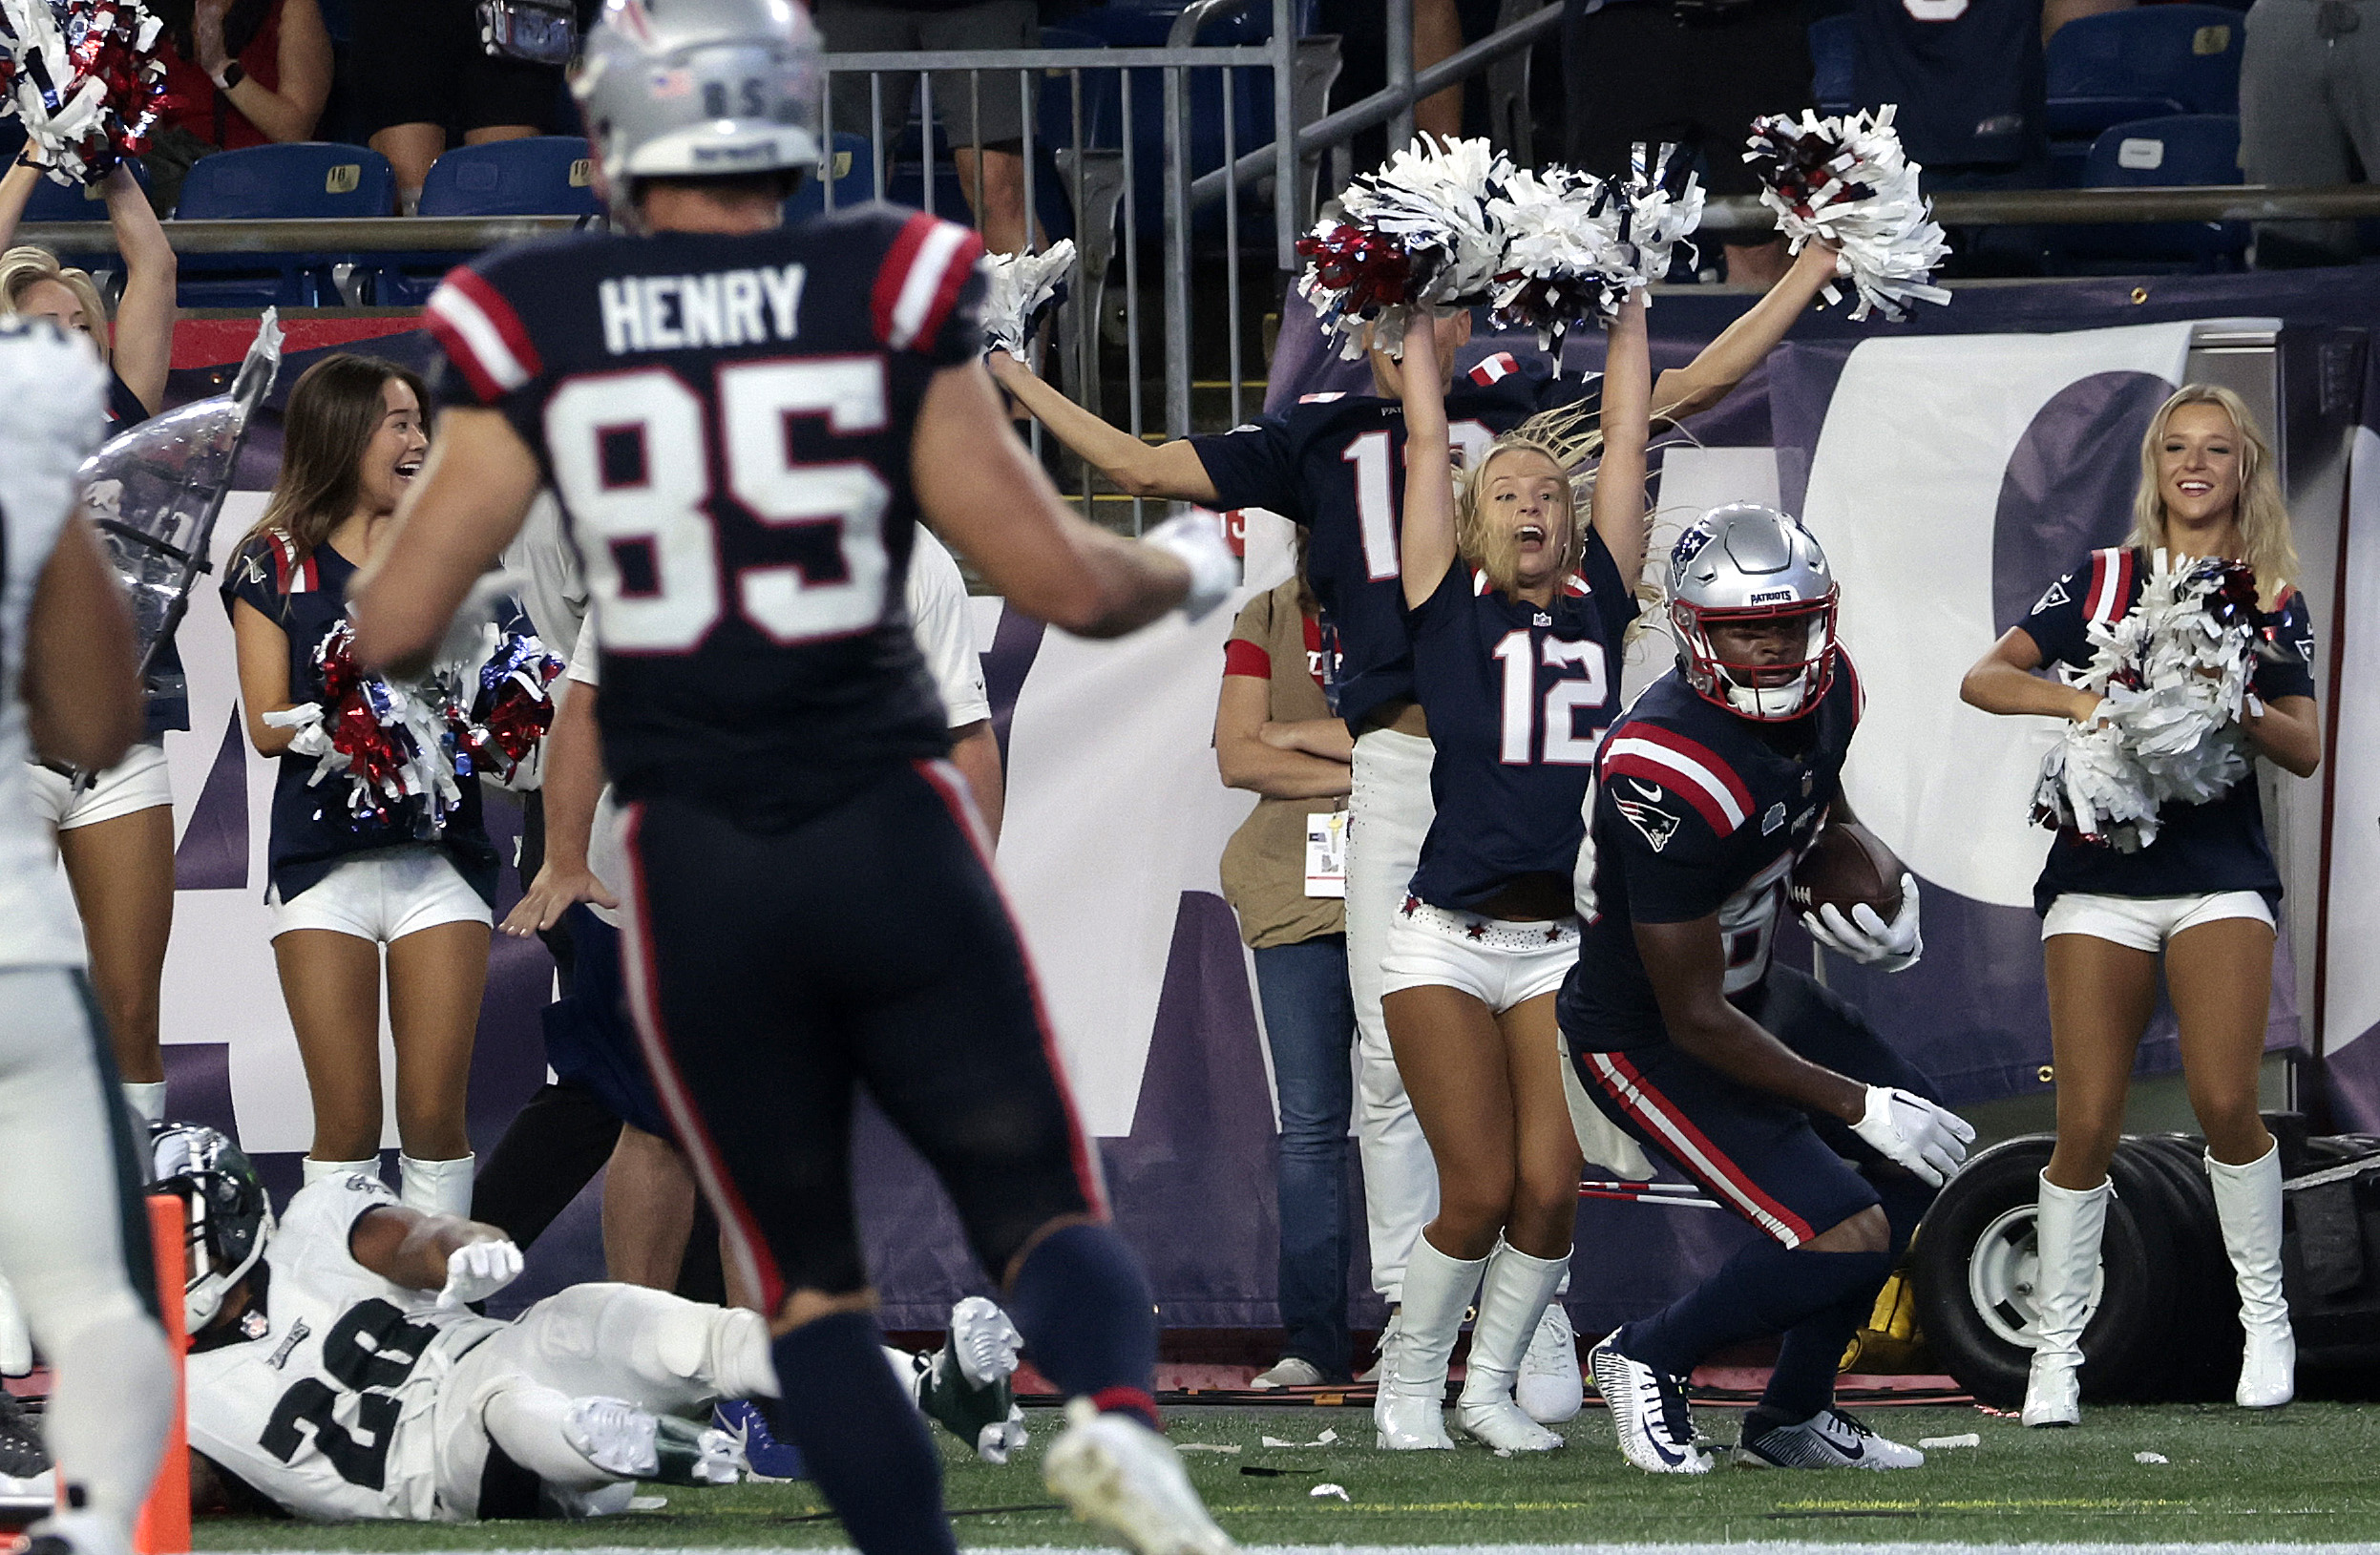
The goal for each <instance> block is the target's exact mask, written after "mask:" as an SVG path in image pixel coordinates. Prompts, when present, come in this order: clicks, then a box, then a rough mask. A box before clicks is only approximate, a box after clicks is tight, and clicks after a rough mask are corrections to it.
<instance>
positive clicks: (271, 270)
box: [174, 140, 396, 307]
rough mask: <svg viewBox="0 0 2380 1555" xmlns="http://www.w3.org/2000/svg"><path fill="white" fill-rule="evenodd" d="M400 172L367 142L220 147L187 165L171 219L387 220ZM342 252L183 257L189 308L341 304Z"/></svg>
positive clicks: (183, 287) (183, 284)
mask: <svg viewBox="0 0 2380 1555" xmlns="http://www.w3.org/2000/svg"><path fill="white" fill-rule="evenodd" d="M395 204H396V172H395V170H394V169H393V168H391V167H390V165H389V159H388V158H386V157H383V156H381V155H380V153H378V152H376V151H373V150H371V149H370V148H369V147H366V146H348V145H340V144H338V143H336V142H332V141H317V140H307V141H299V142H296V143H294V144H290V145H276V146H251V147H248V148H247V149H245V150H242V151H225V152H218V153H217V154H215V155H214V156H212V157H206V158H200V160H199V161H197V162H196V163H194V164H192V166H191V169H190V173H189V176H188V177H187V178H185V179H183V180H182V186H181V200H180V202H179V204H177V205H176V206H175V208H174V215H175V217H176V219H177V220H179V221H289V220H301V219H305V218H338V217H347V218H356V217H373V216H387V215H388V214H389V212H390V210H391V209H393V208H394V207H395ZM353 259H354V256H352V255H348V254H328V253H308V254H295V253H292V254H281V253H276V254H263V253H255V254H190V253H185V254H183V255H182V256H181V302H182V305H183V306H185V307H266V306H275V305H278V306H282V307H315V306H322V305H336V304H338V303H339V302H341V301H343V299H342V298H341V296H340V293H339V285H338V279H337V275H336V270H335V267H336V266H340V265H343V264H347V263H351V262H352V261H353Z"/></svg>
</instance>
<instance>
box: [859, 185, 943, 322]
mask: <svg viewBox="0 0 2380 1555" xmlns="http://www.w3.org/2000/svg"><path fill="white" fill-rule="evenodd" d="M933 230H934V218H933V217H931V216H928V215H926V213H925V212H923V211H919V212H918V213H917V214H916V215H915V216H913V217H911V218H910V219H909V220H908V221H904V222H902V223H901V229H900V231H899V232H897V233H895V235H894V238H893V246H892V247H891V248H888V249H886V250H885V253H884V263H882V264H879V265H878V266H876V284H875V286H874V289H873V290H871V291H870V292H869V293H868V319H869V322H870V323H871V324H873V325H874V326H875V332H876V339H877V340H879V341H885V340H890V339H892V338H893V307H894V305H895V304H897V303H898V302H899V301H900V300H901V288H902V287H903V286H904V285H906V284H908V283H909V267H910V266H911V265H912V264H915V263H916V262H917V250H918V249H919V248H920V247H922V246H923V245H924V243H925V241H926V234H927V233H929V232H932V231H933Z"/></svg>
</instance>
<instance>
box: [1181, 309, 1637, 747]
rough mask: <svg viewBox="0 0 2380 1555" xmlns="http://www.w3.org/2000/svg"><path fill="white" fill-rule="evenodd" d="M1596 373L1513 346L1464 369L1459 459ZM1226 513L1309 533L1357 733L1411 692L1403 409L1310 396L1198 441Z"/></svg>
mask: <svg viewBox="0 0 2380 1555" xmlns="http://www.w3.org/2000/svg"><path fill="white" fill-rule="evenodd" d="M1602 382H1603V380H1602V379H1601V378H1600V377H1589V378H1554V377H1550V376H1548V374H1547V373H1546V372H1545V370H1544V369H1543V368H1538V367H1535V366H1534V365H1531V366H1529V367H1524V366H1522V365H1521V364H1520V363H1519V362H1517V361H1516V360H1514V358H1513V357H1512V356H1511V354H1510V353H1509V352H1500V353H1498V354H1497V355H1494V356H1491V357H1488V358H1487V359H1486V360H1485V361H1484V362H1481V363H1480V364H1479V365H1478V366H1476V367H1474V368H1471V369H1470V370H1469V371H1468V372H1464V373H1458V374H1457V375H1456V377H1455V381H1454V386H1453V388H1451V389H1448V390H1447V393H1446V428H1447V434H1448V436H1449V438H1450V439H1451V440H1452V442H1453V444H1454V446H1455V449H1456V452H1457V454H1458V456H1459V457H1465V458H1467V457H1471V456H1474V455H1475V454H1476V453H1477V452H1478V451H1479V450H1481V449H1484V448H1485V447H1486V445H1487V444H1488V443H1489V442H1491V441H1492V440H1493V439H1494V438H1495V436H1496V434H1497V433H1499V432H1506V431H1511V430H1512V429H1513V428H1515V427H1517V426H1519V425H1520V424H1521V423H1522V422H1524V421H1527V419H1528V418H1529V417H1530V416H1533V415H1535V414H1536V413H1537V412H1538V411H1540V410H1553V409H1555V408H1556V407H1558V406H1564V405H1570V404H1574V403H1576V402H1578V401H1581V400H1587V401H1590V402H1593V401H1599V400H1600V398H1601V395H1602ZM1190 447H1191V448H1192V449H1193V450H1195V451H1196V452H1197V454H1198V457H1199V461H1200V462H1201V463H1202V464H1204V465H1205V466H1206V467H1207V478H1208V479H1210V480H1211V481H1212V482H1213V483H1214V489H1215V499H1216V501H1217V503H1218V504H1219V505H1220V506H1222V507H1224V508H1227V509H1228V508H1263V509H1265V510H1267V511H1268V512H1272V513H1277V514H1279V515H1281V516H1282V517H1284V518H1287V519H1289V520H1290V521H1291V522H1292V523H1295V524H1297V525H1299V526H1300V527H1302V528H1303V529H1304V530H1305V531H1306V536H1307V537H1306V578H1307V581H1308V582H1309V583H1310V584H1311V585H1312V586H1313V589H1314V595H1315V598H1316V599H1318V600H1320V601H1321V604H1322V612H1323V615H1324V616H1325V617H1326V618H1327V619H1328V620H1329V621H1330V624H1331V626H1332V628H1333V629H1334V630H1335V631H1336V632H1337V635H1338V662H1337V678H1336V680H1335V682H1334V689H1335V690H1336V692H1337V699H1336V700H1337V711H1338V716H1339V717H1341V718H1343V719H1345V720H1346V721H1347V725H1348V727H1350V728H1352V729H1355V730H1357V731H1358V732H1361V730H1362V727H1363V724H1364V720H1365V718H1366V716H1367V715H1368V714H1370V713H1371V712H1372V710H1373V709H1374V708H1376V707H1379V706H1380V704H1383V703H1389V702H1399V701H1402V700H1404V699H1406V698H1409V697H1411V696H1412V695H1413V694H1414V691H1413V647H1412V643H1411V641H1410V640H1409V639H1408V638H1407V636H1406V633H1405V599H1404V585H1403V583H1402V582H1401V581H1400V579H1399V573H1398V567H1397V536H1398V525H1399V523H1400V521H1401V518H1402V515H1403V514H1404V491H1405V413H1404V407H1403V406H1402V405H1401V404H1400V403H1399V402H1397V401H1396V400H1391V399H1380V398H1379V397H1377V396H1374V395H1370V394H1337V393H1332V394H1312V395H1308V396H1307V397H1306V398H1305V399H1302V400H1300V401H1298V403H1296V404H1295V405H1293V406H1291V407H1290V408H1289V409H1287V410H1281V411H1277V412H1275V413H1274V414H1272V415H1267V416H1262V417H1259V418H1258V419H1257V420H1255V421H1253V422H1250V423H1249V424H1248V425H1247V426H1245V427H1239V428H1235V429H1234V430H1232V431H1228V432H1215V433H1210V434H1207V435H1204V436H1198V437H1192V438H1191V439H1190Z"/></svg>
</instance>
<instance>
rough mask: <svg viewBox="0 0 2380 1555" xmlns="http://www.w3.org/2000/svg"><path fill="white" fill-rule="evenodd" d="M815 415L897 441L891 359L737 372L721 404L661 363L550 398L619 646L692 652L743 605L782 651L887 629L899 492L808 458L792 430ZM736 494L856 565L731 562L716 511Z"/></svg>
mask: <svg viewBox="0 0 2380 1555" xmlns="http://www.w3.org/2000/svg"><path fill="white" fill-rule="evenodd" d="M810 416H816V417H820V418H822V419H823V420H824V421H825V422H826V426H827V431H829V432H830V433H832V434H833V435H835V436H838V437H856V436H862V435H865V434H869V433H873V432H877V431H883V429H884V425H885V418H886V406H885V384H884V363H883V361H882V360H881V359H879V358H877V357H874V356H848V357H827V358H816V359H805V360H801V361H793V362H738V363H731V364H728V365H727V366H723V367H722V368H720V369H719V380H718V395H717V399H716V402H715V405H711V406H706V404H705V403H704V401H703V398H702V396H701V395H699V394H697V393H695V391H694V390H693V389H688V388H687V387H686V386H685V382H684V381H683V380H682V379H680V378H679V377H678V375H677V374H675V373H673V372H669V371H667V370H665V369H663V368H642V369H639V370H637V371H633V372H614V373H603V374H600V375H596V376H591V377H585V378H579V379H576V380H574V381H572V382H570V383H568V384H565V385H564V386H563V387H562V388H561V389H560V390H559V391H558V393H556V394H555V396H554V397H553V399H552V400H551V401H549V402H548V403H547V405H546V408H545V443H546V449H547V451H548V452H549V454H550V455H551V456H552V458H553V461H554V483H555V485H556V486H557V487H558V488H559V489H560V494H561V498H562V505H563V506H564V507H566V508H568V509H569V510H570V515H571V520H572V522H573V523H574V524H576V525H577V526H578V528H579V537H580V541H581V543H580V547H579V548H580V551H581V552H582V553H583V554H584V556H585V557H586V562H587V572H588V574H589V581H590V582H591V583H592V584H593V586H594V590H595V594H596V597H597V598H598V599H600V600H601V601H602V608H603V646H604V648H605V649H606V650H607V651H610V652H615V653H661V654H666V653H687V652H690V651H692V650H693V649H694V648H695V647H697V646H698V645H700V643H701V642H702V641H703V639H704V638H705V637H706V636H707V635H708V634H709V632H710V629H711V628H712V627H713V626H715V625H717V624H718V622H719V620H720V618H721V617H722V616H723V615H726V614H727V613H728V612H730V611H732V612H734V613H735V614H737V615H740V616H741V617H743V619H744V620H747V621H749V622H750V623H751V624H752V625H753V626H754V627H755V628H757V629H758V630H759V632H760V633H761V635H762V636H764V637H766V638H768V639H769V641H772V642H775V643H777V644H778V645H779V646H791V645H793V644H797V643H802V642H808V641H815V640H817V639H820V638H830V637H847V636H850V635H851V634H853V633H855V632H862V631H866V630H867V629H868V628H869V627H872V626H874V625H875V624H876V622H877V621H878V620H882V619H883V615H884V602H885V596H884V586H885V572H886V570H887V567H888V565H889V563H888V561H887V559H886V557H885V551H884V528H883V518H884V510H885V507H886V505H887V504H888V503H890V502H891V500H892V491H891V489H890V488H889V487H887V486H886V485H885V482H884V477H883V476H881V475H879V474H878V473H876V471H875V467H874V465H872V464H870V463H868V461H866V460H865V459H851V460H843V461H827V462H820V463H811V462H808V461H804V460H798V459H795V458H794V457H793V455H792V449H791V443H792V439H791V438H790V435H789V432H790V427H791V424H792V422H793V420H794V419H795V418H796V417H810ZM714 471H716V472H718V473H719V481H721V482H724V484H725V486H726V487H727V490H726V491H725V492H721V491H719V490H717V483H715V480H714V476H713V472H714ZM723 497H724V498H731V499H733V501H734V502H735V504H736V505H737V506H738V507H740V508H742V509H743V510H744V511H745V512H746V513H748V514H749V515H751V516H752V517H753V519H755V520H756V521H757V522H759V523H760V524H761V525H762V526H763V527H765V528H769V529H784V530H793V529H817V528H824V529H828V530H831V531H832V535H833V538H834V542H835V550H836V553H837V554H838V555H839V557H840V558H841V566H840V567H819V568H816V569H814V570H813V569H806V568H804V567H802V566H799V565H794V564H767V565H744V566H736V567H729V566H727V564H726V563H725V561H724V560H723V558H722V555H721V546H720V543H719V533H718V520H717V518H716V517H714V516H713V513H712V505H713V504H714V503H716V502H718V501H719V500H721V499H722V498H723Z"/></svg>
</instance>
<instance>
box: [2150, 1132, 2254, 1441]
mask: <svg viewBox="0 0 2380 1555" xmlns="http://www.w3.org/2000/svg"><path fill="white" fill-rule="evenodd" d="M2124 1147H2125V1148H2127V1149H2130V1150H2132V1151H2134V1152H2135V1153H2136V1154H2137V1155H2138V1158H2139V1159H2140V1161H2141V1162H2142V1164H2143V1165H2146V1166H2155V1167H2157V1168H2158V1169H2159V1170H2161V1171H2162V1172H2163V1174H2164V1176H2165V1177H2166V1179H2167V1182H2168V1185H2169V1186H2170V1187H2171V1189H2172V1193H2171V1196H2170V1197H2169V1199H2168V1203H2169V1205H2170V1207H2171V1208H2172V1211H2173V1213H2172V1221H2171V1223H2172V1225H2173V1226H2174V1228H2175V1234H2174V1244H2175V1253H2176V1255H2177V1259H2178V1262H2177V1265H2176V1270H2177V1280H2176V1283H2177V1286H2178V1294H2179V1300H2178V1302H2177V1310H2176V1313H2175V1339H2176V1344H2175V1358H2176V1360H2177V1361H2178V1362H2180V1364H2178V1365H2177V1366H2176V1367H2175V1369H2174V1371H2173V1373H2172V1375H2171V1376H2170V1377H2169V1378H2168V1381H2169V1383H2170V1386H2169V1388H2168V1389H2167V1391H2166V1393H2165V1395H2164V1397H2168V1398H2172V1399H2175V1400H2177V1401H2181V1402H2196V1401H2207V1402H2220V1401H2222V1400H2224V1399H2228V1398H2229V1397H2231V1396H2232V1391H2233V1389H2234V1388H2235V1387H2236V1386H2237V1385H2238V1383H2239V1379H2240V1352H2241V1349H2242V1346H2243V1336H2242V1334H2241V1332H2240V1288H2239V1286H2238V1285H2237V1284H2236V1283H2235V1282H2234V1280H2233V1278H2232V1274H2231V1259H2230V1257H2229V1255H2228V1254H2226V1253H2225V1252H2224V1251H2223V1239H2222V1223H2221V1222H2220V1221H2218V1220H2217V1219H2216V1216H2215V1190H2214V1188H2213V1187H2211V1186H2210V1185H2209V1184H2208V1183H2207V1180H2206V1164H2205V1155H2206V1142H2205V1141H2203V1140H2201V1139H2200V1138H2198V1137H2197V1136H2195V1135H2191V1134H2148V1135H2142V1136H2140V1137H2138V1138H2137V1139H2132V1140H2127V1141H2126V1142H2125V1145H2124Z"/></svg>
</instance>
